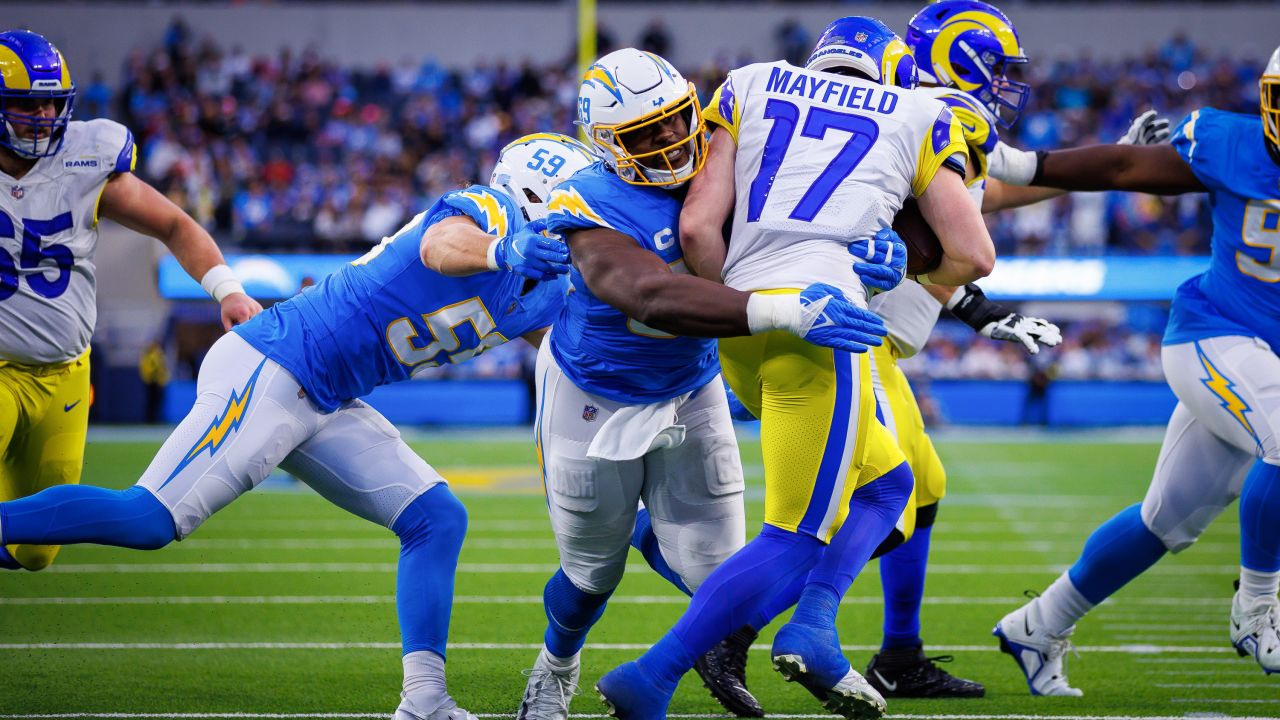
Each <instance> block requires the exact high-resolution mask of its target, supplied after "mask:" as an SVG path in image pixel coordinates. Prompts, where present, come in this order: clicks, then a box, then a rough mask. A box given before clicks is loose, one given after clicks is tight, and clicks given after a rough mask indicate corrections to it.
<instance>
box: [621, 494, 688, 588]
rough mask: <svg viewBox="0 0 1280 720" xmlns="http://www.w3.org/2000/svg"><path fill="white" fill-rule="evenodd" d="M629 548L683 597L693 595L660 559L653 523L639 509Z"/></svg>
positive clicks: (663, 560) (676, 574)
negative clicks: (638, 552) (636, 551)
mask: <svg viewBox="0 0 1280 720" xmlns="http://www.w3.org/2000/svg"><path fill="white" fill-rule="evenodd" d="M631 547H633V548H635V549H637V550H639V551H640V554H641V555H643V556H644V559H645V562H647V563H649V567H651V568H653V571H654V572H656V573H658V574H659V575H661V576H662V577H664V578H666V579H667V582H669V583H671V584H672V585H675V586H676V589H677V590H679V591H680V592H682V593H684V594H685V595H690V596H692V595H693V591H691V590H690V589H689V586H688V585H685V584H684V579H683V578H681V577H680V573H678V572H676V571H675V570H672V569H671V566H670V565H668V564H667V559H666V558H664V557H662V548H661V547H659V546H658V536H657V535H655V534H654V532H653V523H652V522H650V520H649V511H648V510H647V509H645V508H640V511H639V512H637V513H636V529H635V530H633V531H632V532H631Z"/></svg>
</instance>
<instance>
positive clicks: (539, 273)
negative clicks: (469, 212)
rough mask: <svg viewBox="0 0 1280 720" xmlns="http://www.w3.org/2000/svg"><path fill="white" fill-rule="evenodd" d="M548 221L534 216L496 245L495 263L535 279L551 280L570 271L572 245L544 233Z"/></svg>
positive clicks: (499, 266) (499, 268)
mask: <svg viewBox="0 0 1280 720" xmlns="http://www.w3.org/2000/svg"><path fill="white" fill-rule="evenodd" d="M546 229H547V224H546V223H545V222H544V221H542V220H534V221H533V222H531V223H529V224H528V225H525V226H524V227H522V228H520V229H519V230H517V231H516V232H514V233H512V234H510V235H507V236H506V237H504V238H502V239H501V240H499V241H498V242H496V243H494V245H493V250H492V253H493V257H492V260H493V262H492V264H491V265H492V266H496V268H495V269H497V270H506V271H508V272H513V273H515V274H517V275H522V276H524V277H527V278H530V279H532V280H550V279H551V278H554V277H555V276H557V275H563V274H564V273H567V272H569V246H567V245H565V244H564V241H562V240H561V239H560V238H558V237H549V236H547V235H544V234H543V231H544V230H546Z"/></svg>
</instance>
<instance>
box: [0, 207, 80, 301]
mask: <svg viewBox="0 0 1280 720" xmlns="http://www.w3.org/2000/svg"><path fill="white" fill-rule="evenodd" d="M70 229H71V213H69V212H65V213H62V214H61V215H59V216H57V217H55V218H54V219H52V220H30V219H28V218H23V219H22V251H21V252H20V253H19V254H18V262H17V264H14V261H13V256H12V255H10V254H9V253H8V252H7V251H5V250H3V249H0V300H8V299H9V298H11V297H13V295H14V293H16V292H18V280H19V278H20V277H21V274H20V273H19V272H18V268H19V267H21V268H22V269H23V270H38V269H40V267H41V264H42V263H44V262H45V261H46V260H49V261H52V262H53V263H54V266H55V267H56V268H57V270H58V274H57V275H56V276H55V277H54V278H53V279H52V280H50V279H49V277H48V276H47V275H46V274H44V273H43V272H36V273H31V274H29V275H27V276H26V280H27V285H28V286H29V287H30V288H31V290H32V291H33V292H35V293H36V294H37V295H40V296H42V297H46V298H56V297H58V296H59V295H61V294H62V293H64V292H66V291H67V285H68V284H69V283H70V282H71V266H72V265H74V264H75V256H74V255H72V254H71V248H69V247H67V246H66V245H50V246H48V247H42V244H41V241H42V240H43V239H44V238H45V237H47V236H49V235H56V234H58V233H60V232H63V231H64V230H70ZM16 237H17V232H16V228H15V227H14V224H13V218H11V217H9V216H8V215H7V214H6V213H3V212H0V239H5V238H7V239H15V238H16Z"/></svg>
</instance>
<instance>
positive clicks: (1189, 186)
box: [1031, 145, 1208, 195]
mask: <svg viewBox="0 0 1280 720" xmlns="http://www.w3.org/2000/svg"><path fill="white" fill-rule="evenodd" d="M1037 159H1038V161H1039V162H1038V166H1037V168H1036V172H1035V176H1034V177H1033V178H1032V180H1031V184H1032V185H1042V186H1047V187H1056V188H1062V189H1064V190H1131V191H1136V192H1145V193H1152V194H1154V195H1177V194H1179V193H1185V192H1204V191H1205V190H1207V189H1208V188H1206V187H1205V186H1204V184H1203V183H1201V182H1200V179H1199V178H1197V177H1196V175H1195V173H1194V172H1192V171H1191V166H1190V165H1188V164H1187V162H1186V161H1185V160H1183V159H1182V156H1181V155H1179V154H1178V151H1177V150H1175V149H1174V147H1173V146H1172V145H1090V146H1088V147H1082V148H1076V149H1074V150H1055V151H1053V152H1047V153H1038V154H1037Z"/></svg>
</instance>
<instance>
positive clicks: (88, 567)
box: [45, 563, 1240, 577]
mask: <svg viewBox="0 0 1280 720" xmlns="http://www.w3.org/2000/svg"><path fill="white" fill-rule="evenodd" d="M559 567H560V566H559V565H556V564H554V563H460V564H459V565H458V572H460V573H533V574H539V575H540V574H548V575H549V574H551V573H554V572H555V571H556V570H558V569H559ZM1066 569H1067V565H946V564H931V565H930V566H929V572H930V574H933V575H1033V574H1055V575H1056V574H1061V573H1062V572H1063V571H1065V570H1066ZM627 570H630V571H633V572H645V571H647V570H648V566H647V565H644V564H643V563H628V564H627ZM395 571H396V564H395V563H82V564H75V563H66V564H55V565H54V566H53V567H51V568H50V569H49V570H46V571H45V572H47V573H58V574H74V573H112V574H118V573H138V574H153V573H240V572H245V573H290V572H296V573H353V572H359V573H392V572H395ZM1239 571H1240V567H1239V566H1238V565H1188V564H1185V563H1175V564H1170V565H1167V566H1156V567H1154V568H1152V569H1150V570H1148V571H1147V572H1146V574H1147V575H1176V576H1180V577H1185V576H1187V575H1221V574H1231V573H1238V572H1239Z"/></svg>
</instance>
